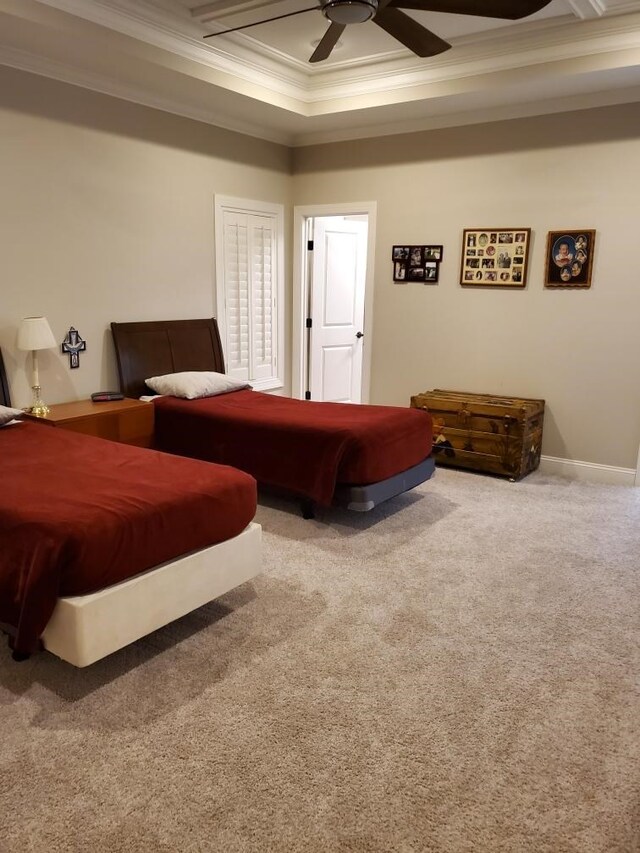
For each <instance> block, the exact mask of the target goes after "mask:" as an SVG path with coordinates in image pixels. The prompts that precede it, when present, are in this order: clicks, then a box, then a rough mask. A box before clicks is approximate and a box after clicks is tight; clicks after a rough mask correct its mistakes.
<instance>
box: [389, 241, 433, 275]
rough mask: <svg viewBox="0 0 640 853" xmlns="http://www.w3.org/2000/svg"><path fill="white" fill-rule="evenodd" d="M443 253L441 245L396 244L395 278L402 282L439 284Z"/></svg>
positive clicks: (394, 258) (394, 257)
mask: <svg viewBox="0 0 640 853" xmlns="http://www.w3.org/2000/svg"><path fill="white" fill-rule="evenodd" d="M443 254H444V248H443V246H441V245H426V246H425V245H421V246H394V247H393V251H392V254H391V258H392V260H393V280H394V281H395V282H398V283H401V284H405V283H406V282H408V281H421V282H423V283H424V284H437V283H438V278H439V272H440V263H441V261H442V257H443Z"/></svg>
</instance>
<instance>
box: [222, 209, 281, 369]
mask: <svg viewBox="0 0 640 853" xmlns="http://www.w3.org/2000/svg"><path fill="white" fill-rule="evenodd" d="M223 217H224V218H223V271H224V282H222V285H223V287H224V300H225V315H226V316H225V329H226V334H225V337H226V340H225V341H224V344H225V346H224V349H225V357H226V363H227V373H228V374H229V376H231V377H233V378H234V379H241V380H244V381H247V382H252V381H260V380H269V379H271V378H274V377H276V376H277V364H276V353H277V344H276V336H277V330H276V327H275V317H276V316H277V312H276V304H275V294H276V289H275V287H274V258H275V256H276V246H275V240H276V229H275V225H274V221H273V218H272V217H270V216H259V215H255V214H249V213H237V212H235V211H230V210H225V211H224V213H223ZM219 284H220V283H219Z"/></svg>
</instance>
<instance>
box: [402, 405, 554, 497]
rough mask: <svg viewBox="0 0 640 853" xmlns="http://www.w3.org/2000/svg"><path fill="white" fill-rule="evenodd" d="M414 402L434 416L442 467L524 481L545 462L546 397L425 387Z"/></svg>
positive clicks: (436, 443) (436, 452)
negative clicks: (431, 389) (542, 453)
mask: <svg viewBox="0 0 640 853" xmlns="http://www.w3.org/2000/svg"><path fill="white" fill-rule="evenodd" d="M411 405H412V406H413V407H414V408H417V409H425V410H426V411H428V412H429V414H430V415H431V417H432V418H433V442H434V443H433V452H434V454H435V455H436V462H437V463H438V465H454V466H457V467H460V468H470V469H472V470H474V471H484V472H486V473H489V474H502V475H503V476H505V477H509V478H510V479H512V480H519V479H520V478H521V477H524V476H525V475H526V474H529V473H530V472H531V471H534V470H535V469H536V468H537V467H538V465H539V464H540V451H541V445H542V425H543V420H544V400H531V399H527V398H523V397H493V396H490V395H488V394H465V393H463V392H460V391H442V390H439V389H436V390H435V391H425V392H424V394H416V395H415V396H414V397H412V398H411Z"/></svg>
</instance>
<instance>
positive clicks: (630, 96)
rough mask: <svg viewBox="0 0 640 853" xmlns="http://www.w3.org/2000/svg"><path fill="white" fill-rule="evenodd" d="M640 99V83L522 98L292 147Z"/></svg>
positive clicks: (339, 132)
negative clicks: (556, 95)
mask: <svg viewBox="0 0 640 853" xmlns="http://www.w3.org/2000/svg"><path fill="white" fill-rule="evenodd" d="M637 102H640V85H638V86H629V87H627V88H616V89H610V90H607V91H600V92H590V93H588V94H578V95H567V96H564V97H561V98H547V99H541V100H537V101H530V102H527V103H523V102H522V101H518V102H512V103H508V104H503V105H501V106H495V107H489V108H487V107H482V108H481V109H470V110H459V111H457V112H451V113H447V114H441V115H431V116H424V117H421V118H418V119H407V120H406V121H386V122H381V123H372V124H368V125H367V126H366V127H359V128H340V129H336V130H326V131H311V132H305V133H298V134H294V135H293V137H292V140H291V147H293V148H306V147H309V146H313V145H327V144H331V143H335V142H349V141H353V140H358V139H371V138H376V137H384V136H398V135H402V134H406V133H421V132H424V131H429V130H442V129H443V128H447V127H465V126H467V125H474V124H488V123H491V122H497V121H509V120H511V119H519V118H531V117H533V116H542V115H554V114H558V113H563V114H564V113H568V112H572V111H575V110H588V109H594V108H597V107H610V106H616V105H619V104H632V103H637Z"/></svg>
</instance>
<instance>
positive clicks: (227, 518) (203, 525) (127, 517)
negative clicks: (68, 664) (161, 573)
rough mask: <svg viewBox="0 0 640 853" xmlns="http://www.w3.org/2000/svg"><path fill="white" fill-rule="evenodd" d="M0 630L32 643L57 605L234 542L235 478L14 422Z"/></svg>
mask: <svg viewBox="0 0 640 853" xmlns="http://www.w3.org/2000/svg"><path fill="white" fill-rule="evenodd" d="M0 459H1V460H2V489H1V490H0V623H2V624H3V627H5V628H7V629H9V630H10V632H11V633H12V635H13V643H14V647H15V649H16V650H17V651H19V652H24V653H29V652H31V651H33V650H34V649H35V648H36V646H37V643H38V638H39V636H40V634H41V633H42V631H43V630H44V628H45V626H46V624H47V622H48V620H49V617H50V616H51V613H52V611H53V608H54V606H55V603H56V601H57V599H58V597H63V596H74V595H85V594H87V593H90V592H94V591H96V590H99V589H103V588H104V587H107V586H110V585H112V584H115V583H118V582H120V581H122V580H124V579H126V578H129V577H132V576H134V575H137V574H138V573H140V572H143V571H146V570H147V569H150V568H152V567H154V566H156V565H158V564H160V563H164V562H166V561H169V560H172V559H174V558H176V557H178V556H181V555H183V554H187V553H189V552H192V551H195V550H198V549H201V548H205V547H208V546H210V545H214V544H216V543H218V542H223V541H225V540H227V539H230V538H231V537H233V536H236V535H238V534H239V533H240V532H241V531H242V530H244V528H245V527H246V526H247V524H249V522H250V521H251V519H252V518H253V516H254V514H255V510H256V483H255V480H254V479H253V478H252V477H251V476H249V475H247V474H245V473H243V472H241V471H237V470H233V469H231V468H228V467H225V466H220V465H211V464H203V463H201V462H197V461H194V460H190V459H181V458H179V457H175V456H168V455H166V454H163V453H158V452H156V451H149V450H142V449H139V448H136V447H130V446H127V445H122V444H116V443H114V442H110V441H105V440H103V439H99V438H93V437H90V436H84V435H79V434H77V433H71V432H67V431H65V430H61V429H53V428H50V427H46V426H42V425H39V424H36V423H20V424H17V425H15V426H9V427H4V428H2V429H0Z"/></svg>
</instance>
